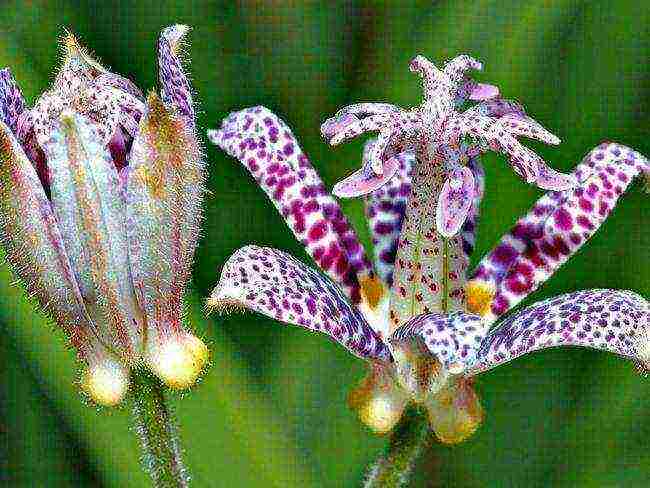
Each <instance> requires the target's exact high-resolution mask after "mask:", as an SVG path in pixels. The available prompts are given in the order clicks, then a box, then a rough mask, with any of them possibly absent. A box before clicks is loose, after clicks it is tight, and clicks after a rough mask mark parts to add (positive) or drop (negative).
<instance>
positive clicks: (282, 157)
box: [208, 107, 374, 303]
mask: <svg viewBox="0 0 650 488" xmlns="http://www.w3.org/2000/svg"><path fill="white" fill-rule="evenodd" d="M208 136H209V138H210V140H211V141H212V142H213V143H214V144H216V145H217V146H219V147H220V148H221V149H223V150H224V151H226V152H227V153H228V154H229V155H231V156H232V157H234V158H237V159H238V160H239V161H240V162H241V163H242V164H243V165H244V166H245V167H246V169H248V171H249V172H250V173H251V174H252V175H253V177H254V178H255V180H256V181H257V182H258V184H259V185H260V186H261V187H262V189H263V190H264V192H265V193H266V194H267V195H268V196H269V198H270V199H271V201H272V202H273V204H274V205H275V207H276V208H277V209H278V211H279V212H280V214H281V215H282V216H283V217H284V218H285V220H286V222H287V225H288V226H289V228H290V229H291V230H292V231H293V233H294V235H295V236H296V237H297V238H298V240H299V241H300V242H302V243H304V245H305V247H306V249H307V252H308V253H309V255H310V256H311V257H312V258H314V261H315V262H316V264H318V265H319V266H320V268H321V269H322V270H323V271H325V272H326V273H327V274H328V275H329V276H330V277H331V278H332V279H333V280H334V281H335V282H336V283H337V284H339V285H340V286H341V287H342V288H343V290H344V291H345V292H346V294H347V295H348V296H349V297H350V298H351V299H352V301H353V302H354V303H358V302H359V301H360V299H361V295H360V285H359V280H362V279H363V278H364V277H366V276H372V275H373V274H374V273H373V270H372V266H371V264H370V261H368V259H367V257H366V254H365V251H364V249H363V247H362V246H361V243H360V242H359V239H358V238H357V235H356V234H355V232H354V230H353V229H352V227H351V226H350V224H349V223H348V220H347V219H346V218H345V216H344V215H343V212H342V211H341V207H340V206H339V204H338V203H337V202H336V200H334V198H332V196H331V195H330V194H329V193H328V192H327V190H326V189H325V185H324V184H323V182H322V180H321V179H320V177H319V176H318V173H317V172H316V170H315V169H314V168H313V166H312V165H311V163H310V162H309V160H308V159H307V156H306V155H305V154H304V153H303V152H302V150H301V149H300V147H299V146H298V142H297V141H296V138H295V137H294V135H293V133H292V132H291V129H289V127H288V126H287V124H285V123H284V121H282V120H281V119H280V118H278V117H277V116H276V115H275V114H274V113H273V112H271V111H270V110H269V109H267V108H265V107H252V108H248V109H245V110H242V111H239V112H234V113H232V114H230V115H229V116H228V117H227V118H226V119H225V120H224V121H223V124H222V126H221V128H220V129H219V130H212V131H209V132H208Z"/></svg>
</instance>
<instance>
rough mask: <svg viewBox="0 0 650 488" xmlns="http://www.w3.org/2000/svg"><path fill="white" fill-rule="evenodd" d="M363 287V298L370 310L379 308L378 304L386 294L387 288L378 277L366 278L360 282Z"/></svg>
mask: <svg viewBox="0 0 650 488" xmlns="http://www.w3.org/2000/svg"><path fill="white" fill-rule="evenodd" d="M359 284H360V285H361V296H362V297H363V300H364V301H365V302H366V303H367V304H368V307H369V308H370V309H374V308H375V307H377V304H378V303H379V301H380V300H381V299H382V297H383V296H384V294H385V293H386V287H385V286H384V284H383V283H382V282H381V280H380V279H379V278H377V276H376V275H372V276H366V277H363V278H361V279H360V280H359Z"/></svg>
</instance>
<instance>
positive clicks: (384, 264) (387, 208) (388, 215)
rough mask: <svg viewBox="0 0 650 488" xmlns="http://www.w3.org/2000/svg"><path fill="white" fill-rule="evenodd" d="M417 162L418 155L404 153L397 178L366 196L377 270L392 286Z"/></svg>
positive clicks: (388, 284) (387, 283)
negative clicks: (412, 175) (412, 176)
mask: <svg viewBox="0 0 650 488" xmlns="http://www.w3.org/2000/svg"><path fill="white" fill-rule="evenodd" d="M368 144H370V142H369V143H368ZM364 153H365V151H364ZM414 161H415V156H413V155H412V154H408V153H406V154H404V155H402V156H401V157H400V166H399V168H398V170H397V172H396V173H395V175H394V176H393V178H391V179H390V180H388V182H387V183H386V184H385V185H384V186H382V187H381V188H378V189H377V190H375V191H373V192H372V193H370V194H369V195H367V196H366V198H365V204H366V217H367V219H368V227H369V228H370V234H371V236H372V244H373V251H374V258H375V259H374V261H375V269H376V270H377V274H378V275H379V277H380V278H381V279H382V280H383V281H384V283H386V285H387V286H388V287H389V288H390V287H391V286H392V284H393V268H394V265H395V254H396V252H397V241H398V240H399V235H400V232H401V230H402V222H403V221H404V212H405V211H406V201H407V199H408V197H409V194H410V193H411V168H412V166H413V163H414Z"/></svg>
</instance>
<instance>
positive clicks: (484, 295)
mask: <svg viewBox="0 0 650 488" xmlns="http://www.w3.org/2000/svg"><path fill="white" fill-rule="evenodd" d="M465 291H466V294H467V310H468V311H469V312H471V313H475V314H476V315H485V314H487V313H488V312H489V311H490V307H491V306H492V299H493V298H494V293H495V289H494V286H492V285H490V284H487V283H481V282H479V281H469V282H468V283H467V286H466V288H465Z"/></svg>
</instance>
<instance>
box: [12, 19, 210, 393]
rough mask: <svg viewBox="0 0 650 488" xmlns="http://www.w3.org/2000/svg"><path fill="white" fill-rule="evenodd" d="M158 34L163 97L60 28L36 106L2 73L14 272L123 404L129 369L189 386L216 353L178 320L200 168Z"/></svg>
mask: <svg viewBox="0 0 650 488" xmlns="http://www.w3.org/2000/svg"><path fill="white" fill-rule="evenodd" d="M187 30H188V28H187V27H185V26H180V25H176V26H171V27H168V28H167V29H165V30H164V31H163V32H162V35H161V37H160V41H159V44H158V54H159V69H160V83H161V94H160V95H158V94H156V93H155V92H153V91H152V92H151V93H150V94H149V95H148V96H147V97H146V98H145V97H144V96H143V93H142V92H141V91H140V89H139V88H138V87H136V86H135V85H134V84H133V83H132V82H131V81H129V80H127V79H126V78H123V77H121V76H120V75H117V74H115V73H111V72H109V71H108V70H106V69H105V68H104V67H103V66H101V65H100V64H99V63H98V62H97V61H95V60H94V59H93V58H92V57H91V56H90V55H89V54H88V53H87V51H86V50H85V49H84V48H83V47H81V46H80V45H79V44H78V42H77V40H76V39H75V38H74V37H73V36H72V35H71V34H67V35H65V36H64V38H63V51H64V59H63V64H62V66H61V68H60V70H59V72H58V74H57V75H56V77H55V80H54V83H53V85H52V87H51V88H50V89H49V90H48V91H46V92H45V93H43V94H42V95H41V96H40V97H39V98H38V100H37V101H36V102H35V103H34V105H33V107H31V108H28V107H27V104H26V102H25V100H24V98H23V96H22V94H21V92H20V90H19V88H18V86H17V84H16V82H15V81H14V79H13V77H12V75H11V72H10V70H9V69H8V68H5V69H3V70H2V71H0V116H1V118H2V120H1V122H0V235H1V239H2V245H3V247H4V250H5V252H6V255H7V259H8V261H9V263H10V264H11V265H12V267H13V269H14V271H15V274H16V276H17V277H18V278H19V279H20V281H21V282H22V283H23V285H24V286H25V287H26V289H27V291H28V292H29V293H30V295H32V296H34V297H35V298H36V300H37V302H38V303H39V304H40V306H41V307H42V308H43V309H44V310H45V311H46V312H47V313H48V314H49V315H50V316H51V317H52V319H53V320H54V321H55V322H56V324H57V325H58V326H60V327H61V328H63V329H64V330H65V331H66V334H67V336H68V338H69V340H70V343H71V344H72V345H73V346H74V348H75V349H76V350H77V351H78V353H79V356H80V358H81V360H82V361H84V362H85V363H86V364H87V370H86V372H85V374H84V378H83V386H84V389H85V391H87V392H88V393H89V395H90V396H91V397H92V399H93V400H95V401H96V402H97V403H100V404H104V405H114V404H116V403H119V402H120V401H121V399H122V398H123V396H124V394H125V393H126V391H127V388H128V382H129V370H130V369H131V368H136V367H140V366H142V365H146V366H147V367H148V368H149V369H150V370H151V371H153V372H154V373H155V374H156V375H158V377H159V378H160V379H162V380H163V381H164V382H165V383H167V384H168V385H170V386H172V387H177V388H185V387H187V386H190V385H191V384H193V383H194V381H195V380H196V378H197V376H198V375H199V373H200V371H201V370H202V368H203V365H204V364H205V362H206V359H207V349H206V347H205V345H204V344H203V343H202V342H201V340H200V339H198V338H197V337H195V336H194V335H192V334H191V333H190V332H188V331H187V330H186V329H185V328H184V326H183V323H182V320H183V295H184V292H185V288H186V286H187V282H188V280H189V278H190V269H191V265H192V261H193V257H194V249H195V247H196V244H197V240H198V234H199V228H200V220H201V202H202V198H203V193H204V191H205V190H204V180H205V167H204V166H205V165H204V162H203V159H202V151H201V147H200V144H199V141H198V138H197V134H196V131H195V126H194V109H193V104H192V95H191V92H190V87H189V83H188V81H187V77H186V75H185V73H184V71H183V67H182V64H181V59H180V56H179V50H180V47H181V42H182V39H183V37H184V36H185V34H186V33H187Z"/></svg>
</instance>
